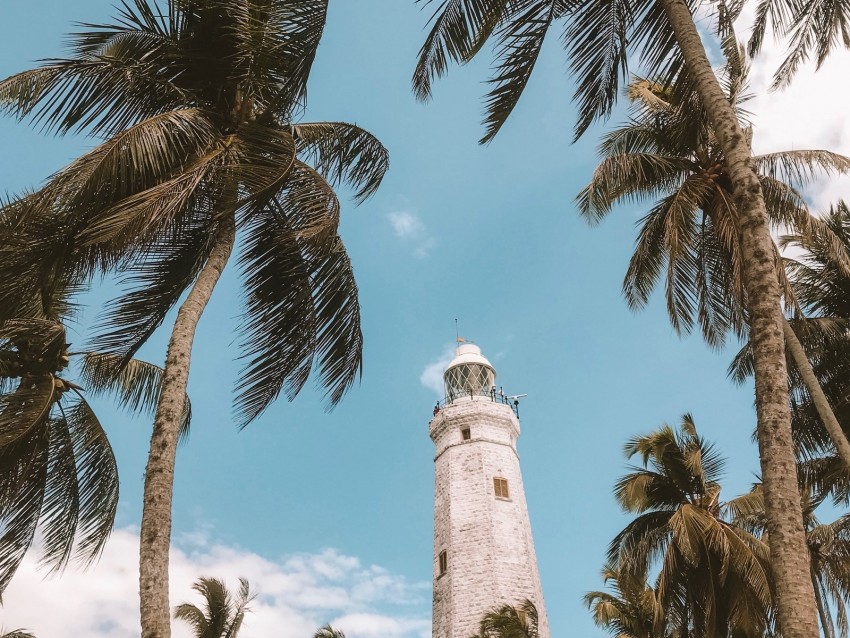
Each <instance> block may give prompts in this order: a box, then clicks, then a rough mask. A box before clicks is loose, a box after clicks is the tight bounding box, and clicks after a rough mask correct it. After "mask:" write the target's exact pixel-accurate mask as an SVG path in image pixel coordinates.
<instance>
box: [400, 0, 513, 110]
mask: <svg viewBox="0 0 850 638" xmlns="http://www.w3.org/2000/svg"><path fill="white" fill-rule="evenodd" d="M417 1H418V2H422V3H423V5H425V6H428V5H430V4H431V2H432V1H433V0H417ZM508 4H509V3H508V2H507V0H440V4H439V6H438V7H437V9H436V10H435V11H434V13H433V15H432V16H431V20H430V22H432V23H433V26H432V27H431V31H430V32H429V33H428V37H427V38H426V39H425V43H424V44H423V45H422V48H421V49H420V50H419V58H418V61H417V63H416V70H415V71H414V73H413V92H414V94H415V95H416V98H417V99H418V100H421V101H425V100H428V99H429V98H430V97H431V88H432V84H433V81H434V80H435V79H436V78H439V77H442V76H443V75H445V74H446V71H447V70H448V63H449V61H450V60H451V61H453V62H458V63H461V64H463V63H465V62H467V61H468V60H470V59H471V58H472V57H473V56H474V55H475V53H477V52H478V50H479V49H480V48H481V46H483V44H484V43H485V42H486V41H487V39H488V38H489V37H490V36H491V35H492V33H493V30H494V29H495V28H496V26H497V25H498V24H499V23H500V22H502V21H503V20H504V19H505V12H506V10H507V7H508Z"/></svg>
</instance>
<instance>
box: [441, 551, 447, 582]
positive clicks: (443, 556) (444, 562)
mask: <svg viewBox="0 0 850 638" xmlns="http://www.w3.org/2000/svg"><path fill="white" fill-rule="evenodd" d="M439 560H440V576H442V575H443V574H445V573H446V570H447V569H448V568H449V556H448V554H446V550H443V551H441V552H440V558H439Z"/></svg>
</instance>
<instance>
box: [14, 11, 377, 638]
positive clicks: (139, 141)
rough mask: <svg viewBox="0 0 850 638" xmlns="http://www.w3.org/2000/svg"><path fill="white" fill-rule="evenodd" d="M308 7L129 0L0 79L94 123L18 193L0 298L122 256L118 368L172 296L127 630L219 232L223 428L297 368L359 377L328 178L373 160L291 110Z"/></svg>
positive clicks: (362, 135) (166, 531) (155, 553)
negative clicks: (225, 288) (53, 274)
mask: <svg viewBox="0 0 850 638" xmlns="http://www.w3.org/2000/svg"><path fill="white" fill-rule="evenodd" d="M326 11H327V0H297V1H296V0H238V1H236V2H233V1H231V0H227V1H225V0H173V1H172V2H169V3H168V4H167V6H166V7H163V8H160V7H159V6H158V5H157V4H156V2H155V0H133V2H131V3H129V2H128V3H125V4H124V5H122V9H121V10H120V15H119V18H118V20H117V21H116V22H115V23H114V24H107V25H93V26H92V25H89V26H86V27H85V30H84V31H83V32H82V33H80V34H77V35H75V36H73V38H72V56H71V57H70V58H68V59H63V60H55V61H49V62H48V63H46V64H45V65H44V66H42V67H40V68H37V69H34V70H31V71H25V72H23V73H20V74H18V75H15V76H12V77H10V78H8V79H6V80H5V81H3V82H0V104H2V105H4V106H5V108H6V109H7V111H9V112H11V113H13V114H14V115H16V116H18V117H30V118H31V119H32V120H33V121H35V122H37V123H40V124H42V125H44V126H45V127H46V128H47V129H48V130H53V131H56V132H59V133H65V132H68V131H71V130H86V131H88V132H91V133H93V134H95V135H98V136H101V137H104V138H106V140H105V141H104V142H103V143H102V144H101V145H100V146H98V147H96V148H95V149H94V150H92V151H91V152H89V153H87V154H85V155H83V156H82V157H81V158H79V159H78V160H76V161H74V162H73V163H72V164H70V165H69V166H68V167H66V168H65V169H63V170H62V171H60V172H59V173H57V174H56V175H54V176H53V178H51V180H50V181H49V182H48V184H47V185H46V186H45V187H44V188H43V189H41V190H39V191H37V192H35V193H32V194H29V195H27V196H26V197H24V198H23V199H22V200H21V201H20V202H18V203H16V206H18V207H19V208H20V209H21V212H20V213H19V217H20V218H21V219H22V220H24V222H25V225H26V226H27V227H30V226H33V227H35V228H36V230H35V231H32V233H31V235H32V237H35V238H39V239H42V241H39V242H30V243H29V244H25V245H24V247H23V248H24V250H15V251H14V254H15V258H14V259H10V260H7V263H6V265H5V266H4V269H5V270H6V272H9V271H11V273H12V274H15V275H17V276H15V277H8V278H6V277H5V276H4V278H3V280H4V281H9V282H11V283H9V284H6V285H4V287H3V288H4V290H3V292H2V294H0V300H2V297H3V296H4V295H5V296H7V297H8V296H12V297H14V296H15V295H21V294H22V293H24V294H25V293H26V292H27V290H26V288H27V287H33V286H34V282H33V280H34V279H35V280H37V279H38V278H39V277H40V276H41V272H42V271H43V270H44V269H45V268H48V269H56V268H60V266H61V268H60V269H61V270H63V271H71V272H73V273H74V276H75V281H86V280H87V278H89V277H91V276H92V275H93V274H94V273H96V272H98V270H108V269H111V268H114V267H116V266H118V267H120V268H121V269H122V271H124V272H127V273H128V274H127V276H126V279H125V283H126V284H127V285H128V286H129V287H130V290H129V292H128V293H127V294H125V295H124V296H122V297H121V298H120V299H119V300H118V301H117V302H116V303H115V304H114V305H113V306H112V310H111V311H110V312H109V313H108V314H107V316H106V319H105V320H104V323H103V327H104V331H103V333H102V334H101V335H100V337H99V339H97V340H96V341H95V345H96V348H95V349H96V350H98V351H105V352H109V353H112V354H115V355H117V356H118V357H119V359H118V361H119V363H120V364H121V365H124V364H125V363H126V362H127V361H129V360H130V358H131V357H132V356H133V354H134V353H135V352H136V351H137V350H138V348H139V347H140V346H141V344H142V343H143V342H144V341H145V340H146V339H147V338H148V337H149V336H150V334H151V333H152V332H153V331H154V330H155V329H156V328H157V327H158V326H159V325H160V324H161V323H162V322H163V320H164V318H165V316H166V314H167V313H168V312H169V310H170V309H171V308H172V307H174V306H175V305H176V304H177V303H178V301H179V300H180V299H181V298H182V297H183V294H184V293H187V292H188V294H187V295H186V296H185V298H184V299H183V301H182V303H181V305H180V307H179V309H178V311H177V317H176V320H175V323H174V325H173V328H172V335H171V339H170V342H169V345H168V351H167V354H166V358H165V373H164V375H163V380H162V389H161V393H160V396H159V402H158V408H157V411H156V416H155V418H154V428H153V435H152V438H151V447H150V455H149V458H148V465H147V471H146V475H145V491H144V508H143V516H142V526H141V543H140V594H141V596H140V598H141V610H142V614H141V615H142V635H143V636H144V637H145V638H149V637H153V636H156V637H157V638H167V637H168V636H169V621H170V613H169V607H168V548H169V541H170V534H171V498H172V487H173V476H174V462H175V452H176V445H177V440H178V437H179V429H180V427H179V423H180V420H181V416H182V414H183V411H184V410H183V408H184V397H185V390H186V385H187V380H188V373H189V362H190V358H191V349H192V342H193V338H194V334H195V331H196V328H197V324H198V321H199V319H200V317H201V314H202V313H203V310H204V308H205V307H206V304H207V302H208V301H209V299H210V296H211V295H212V291H213V288H214V287H215V285H216V283H217V282H218V280H219V277H220V276H221V273H222V271H223V269H224V268H225V266H226V265H227V263H228V261H229V258H230V255H231V252H232V250H233V247H234V243H235V237H236V231H237V228H238V229H239V231H240V233H241V238H242V241H241V254H240V257H239V263H240V265H241V269H242V275H243V283H244V288H245V298H246V312H245V316H244V321H243V322H242V325H241V331H242V334H243V337H244V339H243V351H244V354H243V357H244V361H245V366H244V368H243V374H242V377H241V379H240V381H239V384H238V387H237V391H238V396H237V399H236V407H237V412H238V414H239V421H240V425H243V426H244V425H246V424H247V423H249V422H250V421H252V420H253V419H255V418H256V417H257V416H259V415H260V414H261V413H262V412H263V411H264V409H265V408H266V407H267V406H268V405H269V404H270V403H271V402H272V401H273V400H274V399H275V398H277V397H278V395H279V394H280V393H281V392H284V394H285V395H286V396H287V397H288V398H290V399H292V398H294V397H295V395H297V394H298V392H299V391H300V390H301V388H302V387H303V385H304V384H305V382H306V380H307V378H308V377H309V375H310V373H311V370H312V369H313V367H314V366H315V367H318V369H319V373H318V374H319V381H320V383H321V385H322V386H323V387H324V388H326V390H327V393H328V400H329V402H330V404H331V405H333V404H335V403H336V402H338V401H339V400H340V399H341V398H342V396H343V395H344V394H345V392H346V390H347V389H348V388H349V387H350V386H351V385H352V383H353V382H354V380H355V379H356V378H357V376H358V374H359V370H360V363H361V351H362V333H361V330H360V315H359V306H358V303H357V287H356V284H355V282H354V278H353V273H352V269H351V264H350V261H349V259H348V256H347V254H346V252H345V249H344V246H343V244H342V241H341V239H340V238H339V235H338V233H337V229H338V222H339V213H340V206H339V202H338V200H337V197H336V194H335V192H334V190H333V186H334V185H337V184H339V183H342V182H346V183H348V184H350V185H352V186H353V188H354V190H355V198H356V199H357V200H358V201H361V200H363V199H365V198H366V197H368V196H369V195H371V194H372V193H373V192H374V191H375V189H376V188H377V187H378V184H379V183H380V181H381V179H382V177H383V175H384V173H385V171H386V169H387V166H388V161H387V154H386V151H385V149H384V148H383V147H382V146H381V144H380V143H379V142H378V141H377V140H376V139H375V138H374V137H372V136H371V135H370V134H369V133H367V132H366V131H364V130H362V129H360V128H359V127H357V126H354V125H349V124H345V123H338V122H325V123H318V124H296V123H294V121H295V119H297V116H298V114H299V113H300V111H301V109H302V107H303V102H304V98H305V90H306V89H305V87H306V81H307V77H308V75H309V71H310V68H311V65H312V61H313V59H314V57H315V53H316V48H317V46H318V42H319V39H320V37H321V34H322V30H323V28H324V23H325V16H326ZM34 220H35V221H34ZM24 222H22V223H24ZM45 236H46V239H45ZM54 246H56V247H60V248H61V247H67V250H50V254H49V255H47V258H45V254H44V250H42V251H41V255H40V256H38V257H33V256H31V253H28V251H27V250H26V248H32V249H33V251H32V252H38V251H36V250H35V248H36V247H39V248H41V247H46V248H53V247H54ZM46 248H45V250H46ZM27 273H31V276H28V275H27ZM121 365H119V369H120V367H121Z"/></svg>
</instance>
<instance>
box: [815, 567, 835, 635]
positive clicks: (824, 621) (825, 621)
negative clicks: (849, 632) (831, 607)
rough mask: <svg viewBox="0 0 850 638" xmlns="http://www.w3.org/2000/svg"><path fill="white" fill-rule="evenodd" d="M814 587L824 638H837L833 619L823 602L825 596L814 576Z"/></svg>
mask: <svg viewBox="0 0 850 638" xmlns="http://www.w3.org/2000/svg"><path fill="white" fill-rule="evenodd" d="M812 585H814V588H815V600H816V601H817V603H818V615H819V616H820V626H821V628H822V629H823V638H835V629H834V628H833V627H832V618H831V617H830V615H829V611H828V610H827V608H826V605H825V604H824V600H823V594H822V593H821V591H820V586H819V585H818V582H817V578H816V577H815V576H814V575H813V576H812Z"/></svg>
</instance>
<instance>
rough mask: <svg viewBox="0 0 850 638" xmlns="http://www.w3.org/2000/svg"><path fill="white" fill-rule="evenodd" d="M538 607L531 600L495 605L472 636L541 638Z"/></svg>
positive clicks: (482, 637)
mask: <svg viewBox="0 0 850 638" xmlns="http://www.w3.org/2000/svg"><path fill="white" fill-rule="evenodd" d="M539 636H540V628H539V625H538V615H537V607H535V606H534V603H532V602H531V601H530V600H527V599H526V600H524V601H522V602H521V603H520V604H518V605H508V604H505V605H500V606H499V607H494V608H493V609H491V610H490V611H488V612H487V613H486V614H484V617H483V618H482V619H481V622H480V623H479V625H478V633H477V634H475V635H474V636H472V637H470V638H539Z"/></svg>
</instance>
